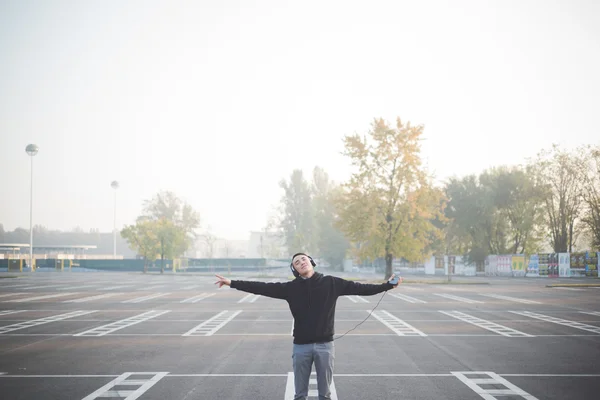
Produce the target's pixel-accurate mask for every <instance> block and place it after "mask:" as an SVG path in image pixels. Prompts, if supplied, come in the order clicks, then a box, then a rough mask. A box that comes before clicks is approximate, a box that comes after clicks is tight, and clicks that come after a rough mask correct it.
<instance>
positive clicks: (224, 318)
mask: <svg viewBox="0 0 600 400" xmlns="http://www.w3.org/2000/svg"><path fill="white" fill-rule="evenodd" d="M241 312H242V310H238V311H228V310H225V311H221V312H220V313H218V314H217V315H215V316H214V317H212V318H211V319H208V320H206V321H204V322H203V323H201V324H200V325H198V326H195V327H193V328H192V329H190V330H189V331H187V332H186V333H184V334H183V335H182V336H212V335H214V334H215V332H217V331H218V330H219V329H221V328H222V327H224V326H225V324H226V323H228V322H229V321H231V320H232V319H234V318H235V317H236V316H237V315H238V314H240V313H241Z"/></svg>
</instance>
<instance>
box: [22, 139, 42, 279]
mask: <svg viewBox="0 0 600 400" xmlns="http://www.w3.org/2000/svg"><path fill="white" fill-rule="evenodd" d="M38 150H39V147H37V145H35V144H28V145H27V147H25V152H26V153H27V154H28V155H29V157H31V179H30V187H29V266H30V268H31V270H32V271H33V156H35V155H36V154H37V153H38Z"/></svg>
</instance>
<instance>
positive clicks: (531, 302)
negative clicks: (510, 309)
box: [479, 293, 542, 304]
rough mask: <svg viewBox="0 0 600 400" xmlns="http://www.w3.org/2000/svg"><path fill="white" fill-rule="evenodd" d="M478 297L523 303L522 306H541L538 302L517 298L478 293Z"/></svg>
mask: <svg viewBox="0 0 600 400" xmlns="http://www.w3.org/2000/svg"><path fill="white" fill-rule="evenodd" d="M479 295H480V296H486V297H493V298H495V299H500V300H508V301H514V302H517V303H523V304H542V303H540V302H539V301H534V300H527V299H519V298H518V297H510V296H503V295H501V294H493V293H479Z"/></svg>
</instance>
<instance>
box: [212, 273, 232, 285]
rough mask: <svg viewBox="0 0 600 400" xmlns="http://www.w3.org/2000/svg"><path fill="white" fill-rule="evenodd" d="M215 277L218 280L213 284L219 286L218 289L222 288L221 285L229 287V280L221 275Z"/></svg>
mask: <svg viewBox="0 0 600 400" xmlns="http://www.w3.org/2000/svg"><path fill="white" fill-rule="evenodd" d="M215 276H216V277H217V278H219V280H218V281H216V282H215V285H219V288H221V286H223V285H227V286H230V285H231V280H229V279H227V278H225V277H223V276H221V275H217V274H215Z"/></svg>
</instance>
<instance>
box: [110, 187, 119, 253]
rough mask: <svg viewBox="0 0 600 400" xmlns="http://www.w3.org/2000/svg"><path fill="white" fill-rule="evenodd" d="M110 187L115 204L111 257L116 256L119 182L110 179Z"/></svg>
mask: <svg viewBox="0 0 600 400" xmlns="http://www.w3.org/2000/svg"><path fill="white" fill-rule="evenodd" d="M110 187H111V188H113V189H114V190H115V206H114V216H113V258H115V259H116V258H117V189H118V188H119V182H117V181H112V182H111V183H110Z"/></svg>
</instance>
